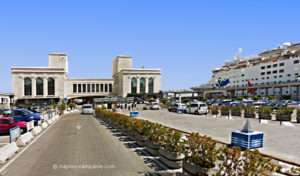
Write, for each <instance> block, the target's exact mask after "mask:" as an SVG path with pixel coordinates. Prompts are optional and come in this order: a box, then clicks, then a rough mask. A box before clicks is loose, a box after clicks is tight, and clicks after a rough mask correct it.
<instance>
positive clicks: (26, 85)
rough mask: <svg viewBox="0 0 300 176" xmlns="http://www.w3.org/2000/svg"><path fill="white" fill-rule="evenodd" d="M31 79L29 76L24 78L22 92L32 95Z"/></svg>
mask: <svg viewBox="0 0 300 176" xmlns="http://www.w3.org/2000/svg"><path fill="white" fill-rule="evenodd" d="M31 88H32V87H31V79H30V78H25V79H24V94H25V95H32V90H31Z"/></svg>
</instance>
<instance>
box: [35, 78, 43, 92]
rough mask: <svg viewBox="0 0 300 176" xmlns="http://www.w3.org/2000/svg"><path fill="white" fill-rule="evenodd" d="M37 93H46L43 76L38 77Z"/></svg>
mask: <svg viewBox="0 0 300 176" xmlns="http://www.w3.org/2000/svg"><path fill="white" fill-rule="evenodd" d="M36 95H44V81H43V78H36Z"/></svg>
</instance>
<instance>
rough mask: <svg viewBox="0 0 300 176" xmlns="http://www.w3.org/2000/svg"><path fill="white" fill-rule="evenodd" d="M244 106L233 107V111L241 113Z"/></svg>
mask: <svg viewBox="0 0 300 176" xmlns="http://www.w3.org/2000/svg"><path fill="white" fill-rule="evenodd" d="M241 110H242V106H232V108H231V111H241Z"/></svg>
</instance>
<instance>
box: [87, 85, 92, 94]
mask: <svg viewBox="0 0 300 176" xmlns="http://www.w3.org/2000/svg"><path fill="white" fill-rule="evenodd" d="M87 92H91V85H90V84H88V85H87Z"/></svg>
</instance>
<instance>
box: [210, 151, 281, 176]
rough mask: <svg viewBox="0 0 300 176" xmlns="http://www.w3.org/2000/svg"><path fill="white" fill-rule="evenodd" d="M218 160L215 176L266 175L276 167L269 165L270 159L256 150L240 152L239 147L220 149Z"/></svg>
mask: <svg viewBox="0 0 300 176" xmlns="http://www.w3.org/2000/svg"><path fill="white" fill-rule="evenodd" d="M218 159H219V160H221V161H222V162H221V163H220V164H219V170H218V172H217V173H216V174H214V175H215V176H229V175H230V176H231V175H233V176H249V175H257V176H260V175H267V174H268V173H270V172H274V171H275V169H277V168H276V166H275V165H274V164H272V163H271V159H270V158H265V157H263V156H261V155H260V153H259V152H258V150H254V151H250V150H245V151H244V152H243V153H242V152H241V149H240V147H236V146H234V147H232V149H229V148H228V147H223V148H221V149H220V152H219V155H218Z"/></svg>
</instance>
